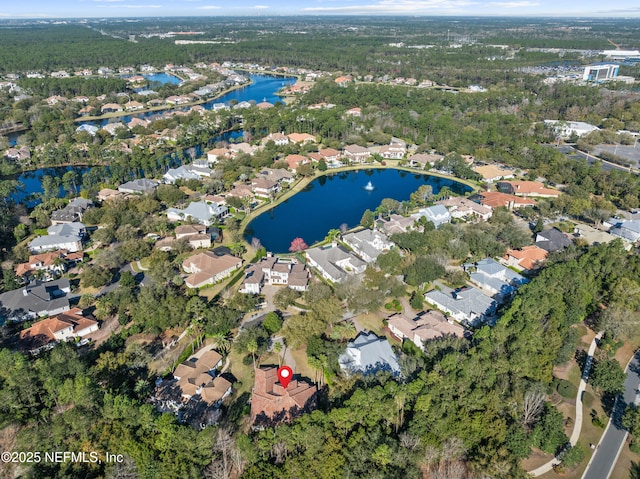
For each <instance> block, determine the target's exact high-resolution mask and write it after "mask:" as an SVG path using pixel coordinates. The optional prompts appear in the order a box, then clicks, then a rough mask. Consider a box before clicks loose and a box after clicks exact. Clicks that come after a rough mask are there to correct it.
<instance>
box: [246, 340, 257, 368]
mask: <svg viewBox="0 0 640 479" xmlns="http://www.w3.org/2000/svg"><path fill="white" fill-rule="evenodd" d="M247 351H249V352H250V353H251V357H252V358H253V370H254V371H255V370H256V353H257V352H258V342H257V341H256V340H255V339H252V340H251V341H249V342H248V343H247Z"/></svg>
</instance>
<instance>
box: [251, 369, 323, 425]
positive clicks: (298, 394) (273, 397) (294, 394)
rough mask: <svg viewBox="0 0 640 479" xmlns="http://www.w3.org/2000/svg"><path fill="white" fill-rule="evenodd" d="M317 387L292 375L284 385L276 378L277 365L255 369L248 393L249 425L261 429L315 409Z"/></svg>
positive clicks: (288, 420)
mask: <svg viewBox="0 0 640 479" xmlns="http://www.w3.org/2000/svg"><path fill="white" fill-rule="evenodd" d="M317 392H318V388H317V387H316V386H315V385H313V384H310V383H308V382H305V381H300V380H299V379H295V376H294V378H293V379H292V380H291V382H290V383H289V385H288V386H287V387H286V388H284V387H283V386H282V384H280V382H279V381H278V368H276V367H268V368H260V369H256V378H255V383H254V385H253V392H252V394H251V424H253V427H254V428H261V427H266V426H271V425H275V424H279V423H282V422H290V421H291V420H293V419H294V418H296V417H298V416H300V415H302V414H303V413H305V412H309V411H311V410H313V409H315V408H316V404H317Z"/></svg>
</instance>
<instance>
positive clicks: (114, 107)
mask: <svg viewBox="0 0 640 479" xmlns="http://www.w3.org/2000/svg"><path fill="white" fill-rule="evenodd" d="M120 111H122V107H121V106H120V105H118V104H117V103H106V104H104V105H102V106H101V107H100V112H101V113H102V114H103V115H104V114H105V113H115V112H120Z"/></svg>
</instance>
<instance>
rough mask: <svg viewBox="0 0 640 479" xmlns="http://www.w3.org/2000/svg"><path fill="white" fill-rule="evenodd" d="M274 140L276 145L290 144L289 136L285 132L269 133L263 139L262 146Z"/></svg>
mask: <svg viewBox="0 0 640 479" xmlns="http://www.w3.org/2000/svg"><path fill="white" fill-rule="evenodd" d="M270 141H273V142H274V143H275V145H276V146H285V145H288V144H289V138H288V137H287V136H286V135H285V134H284V133H269V134H268V135H267V136H266V137H264V138H263V139H262V142H261V143H262V146H265V145H266V144H267V143H268V142H270Z"/></svg>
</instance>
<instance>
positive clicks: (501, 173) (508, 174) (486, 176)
mask: <svg viewBox="0 0 640 479" xmlns="http://www.w3.org/2000/svg"><path fill="white" fill-rule="evenodd" d="M472 169H473V171H475V172H476V173H478V174H479V175H480V176H482V179H483V180H484V181H486V182H487V183H493V182H494V181H498V180H508V179H509V178H513V177H514V175H513V171H512V170H509V169H507V168H505V167H503V166H502V165H482V166H475V167H474V168H472Z"/></svg>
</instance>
